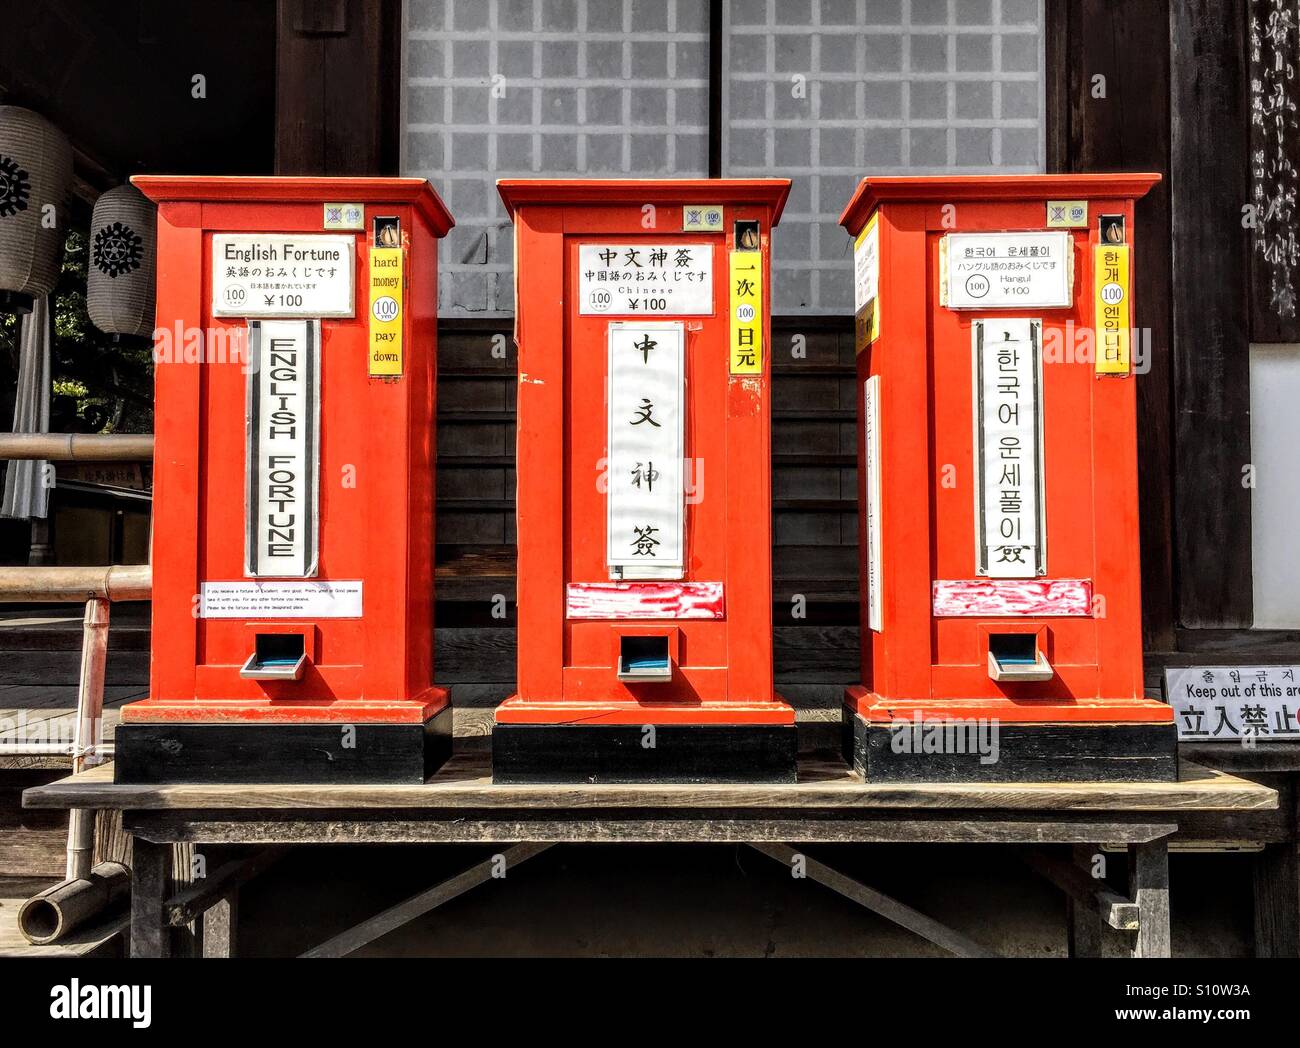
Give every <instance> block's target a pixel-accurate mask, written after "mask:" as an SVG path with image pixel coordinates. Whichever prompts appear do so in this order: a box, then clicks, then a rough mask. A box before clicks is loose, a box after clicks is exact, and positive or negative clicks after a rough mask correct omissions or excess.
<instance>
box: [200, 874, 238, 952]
mask: <svg viewBox="0 0 1300 1048" xmlns="http://www.w3.org/2000/svg"><path fill="white" fill-rule="evenodd" d="M238 924H239V889H238V888H234V889H232V890H231V892H230V894H229V895H227V896H226V897H225V898H224V899H222V900H221V901H220V902H216V903H213V904H212V906H211V908H209V909H208V910H207V911H206V912H205V913H204V914H203V956H204V957H233V956H235V928H236V926H237V925H238Z"/></svg>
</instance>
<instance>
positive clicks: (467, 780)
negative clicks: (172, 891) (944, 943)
mask: <svg viewBox="0 0 1300 1048" xmlns="http://www.w3.org/2000/svg"><path fill="white" fill-rule="evenodd" d="M488 761H489V756H488V754H486V753H482V752H477V753H461V754H457V755H456V756H454V757H453V758H452V759H451V760H450V761H448V762H447V764H445V765H444V766H443V767H442V769H441V770H440V771H439V772H438V773H437V774H436V775H435V776H434V777H433V778H431V779H430V780H429V781H428V782H425V783H423V784H420V785H404V786H403V785H398V786H391V785H385V786H354V785H346V786H344V785H339V786H334V785H303V786H296V785H293V786H283V785H277V786H271V785H261V784H253V785H177V786H131V785H117V784H114V782H113V769H112V766H111V765H105V766H103V767H99V768H94V769H92V770H90V771H87V772H84V773H83V774H81V775H75V776H71V777H69V778H66V779H60V780H59V781H58V782H52V783H50V784H48V785H45V786H34V787H31V788H29V789H28V790H26V791H25V792H24V794H23V803H24V804H25V805H26V806H27V807H29V808H108V809H124V810H132V811H151V810H152V811H168V810H170V811H180V810H185V811H202V810H211V811H233V810H255V811H307V810H314V811H361V810H374V809H387V810H392V809H408V810H409V809H421V808H427V809H446V808H465V809H480V810H481V809H537V810H547V809H548V810H551V811H556V810H566V809H573V808H587V809H595V808H622V809H628V808H636V809H658V808H667V809H689V808H696V809H701V808H703V809H713V808H728V809H746V808H770V809H786V810H789V809H801V808H809V809H814V808H833V809H842V810H849V809H860V810H869V809H904V808H906V809H922V808H928V809H944V810H950V811H951V810H961V809H971V810H1001V811H1038V812H1044V811H1058V812H1071V811H1074V812H1078V811H1088V812H1100V811H1109V812H1123V811H1129V812H1141V811H1148V812H1160V811H1164V812H1167V811H1256V810H1267V809H1274V808H1276V807H1277V792H1276V791H1275V790H1272V789H1269V788H1268V787H1266V786H1261V785H1259V784H1258V783H1255V782H1250V781H1248V780H1246V779H1241V778H1238V777H1237V776H1235V775H1230V774H1228V773H1226V772H1222V771H1214V770H1211V769H1208V768H1203V767H1201V766H1199V765H1196V764H1191V763H1189V762H1186V761H1184V762H1183V763H1182V778H1181V779H1180V781H1178V782H1175V783H984V784H971V783H920V784H911V783H909V784H889V783H864V782H863V781H862V780H861V779H860V778H859V777H858V776H856V775H855V774H854V773H853V772H852V771H850V770H849V769H848V768H847V767H845V765H844V764H843V763H842V762H840V761H839V760H838V758H835V757H832V756H829V755H812V756H808V757H804V758H801V760H800V765H799V781H798V783H795V784H793V785H745V784H739V785H732V784H727V785H703V786H701V785H672V784H669V785H664V784H650V783H637V784H629V785H624V784H587V783H581V784H576V785H541V786H505V785H494V784H493V782H492V778H491V773H490V770H489V766H488Z"/></svg>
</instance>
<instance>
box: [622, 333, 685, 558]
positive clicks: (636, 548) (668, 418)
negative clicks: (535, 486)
mask: <svg viewBox="0 0 1300 1048" xmlns="http://www.w3.org/2000/svg"><path fill="white" fill-rule="evenodd" d="M685 359H686V334H685V329H684V327H683V325H682V324H681V323H673V322H664V321H657V322H656V321H650V322H646V323H637V322H632V321H629V322H626V323H612V324H610V325H609V396H608V404H609V452H608V457H607V462H606V465H607V477H608V487H607V496H606V498H607V506H608V517H607V527H606V531H607V535H608V541H607V545H606V561H607V563H608V565H609V573H610V577H611V578H615V579H680V578H681V577H682V571H683V565H684V563H685V537H684V523H685V505H684V498H683V489H682V455H683V441H684V439H685V428H684V417H685V395H686V389H685V381H684V379H685Z"/></svg>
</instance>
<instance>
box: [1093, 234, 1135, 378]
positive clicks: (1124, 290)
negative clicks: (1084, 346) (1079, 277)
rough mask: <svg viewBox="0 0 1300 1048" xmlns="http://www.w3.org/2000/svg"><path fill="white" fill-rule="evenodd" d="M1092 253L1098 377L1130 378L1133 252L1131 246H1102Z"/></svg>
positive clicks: (1095, 248)
mask: <svg viewBox="0 0 1300 1048" xmlns="http://www.w3.org/2000/svg"><path fill="white" fill-rule="evenodd" d="M1092 250H1093V266H1092V283H1093V288H1094V293H1095V294H1096V301H1095V302H1094V303H1093V309H1094V313H1095V315H1096V325H1097V374H1099V375H1127V374H1128V373H1129V370H1130V366H1131V365H1130V353H1131V338H1132V333H1131V332H1132V313H1131V309H1132V307H1131V306H1130V305H1129V264H1128V262H1129V248H1128V245H1127V244H1098V245H1097V246H1096V247H1094V248H1093V249H1092Z"/></svg>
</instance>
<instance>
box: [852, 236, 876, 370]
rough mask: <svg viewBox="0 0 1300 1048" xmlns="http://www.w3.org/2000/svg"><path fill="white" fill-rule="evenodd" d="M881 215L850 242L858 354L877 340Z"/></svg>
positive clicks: (855, 339)
mask: <svg viewBox="0 0 1300 1048" xmlns="http://www.w3.org/2000/svg"><path fill="white" fill-rule="evenodd" d="M879 219H880V212H879V211H877V212H876V213H875V214H874V215H872V216H871V219H870V221H868V222H867V224H866V226H864V227H863V230H862V232H861V233H859V234H858V237H857V239H856V240H855V241H854V242H853V331H854V340H853V341H854V347H855V349H856V351H857V352H858V353H861V352H862V351H863V350H864V349H866V348H867V347H868V346H869V345H871V343H873V342H875V341H876V339H878V338H879V337H880V224H879Z"/></svg>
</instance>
